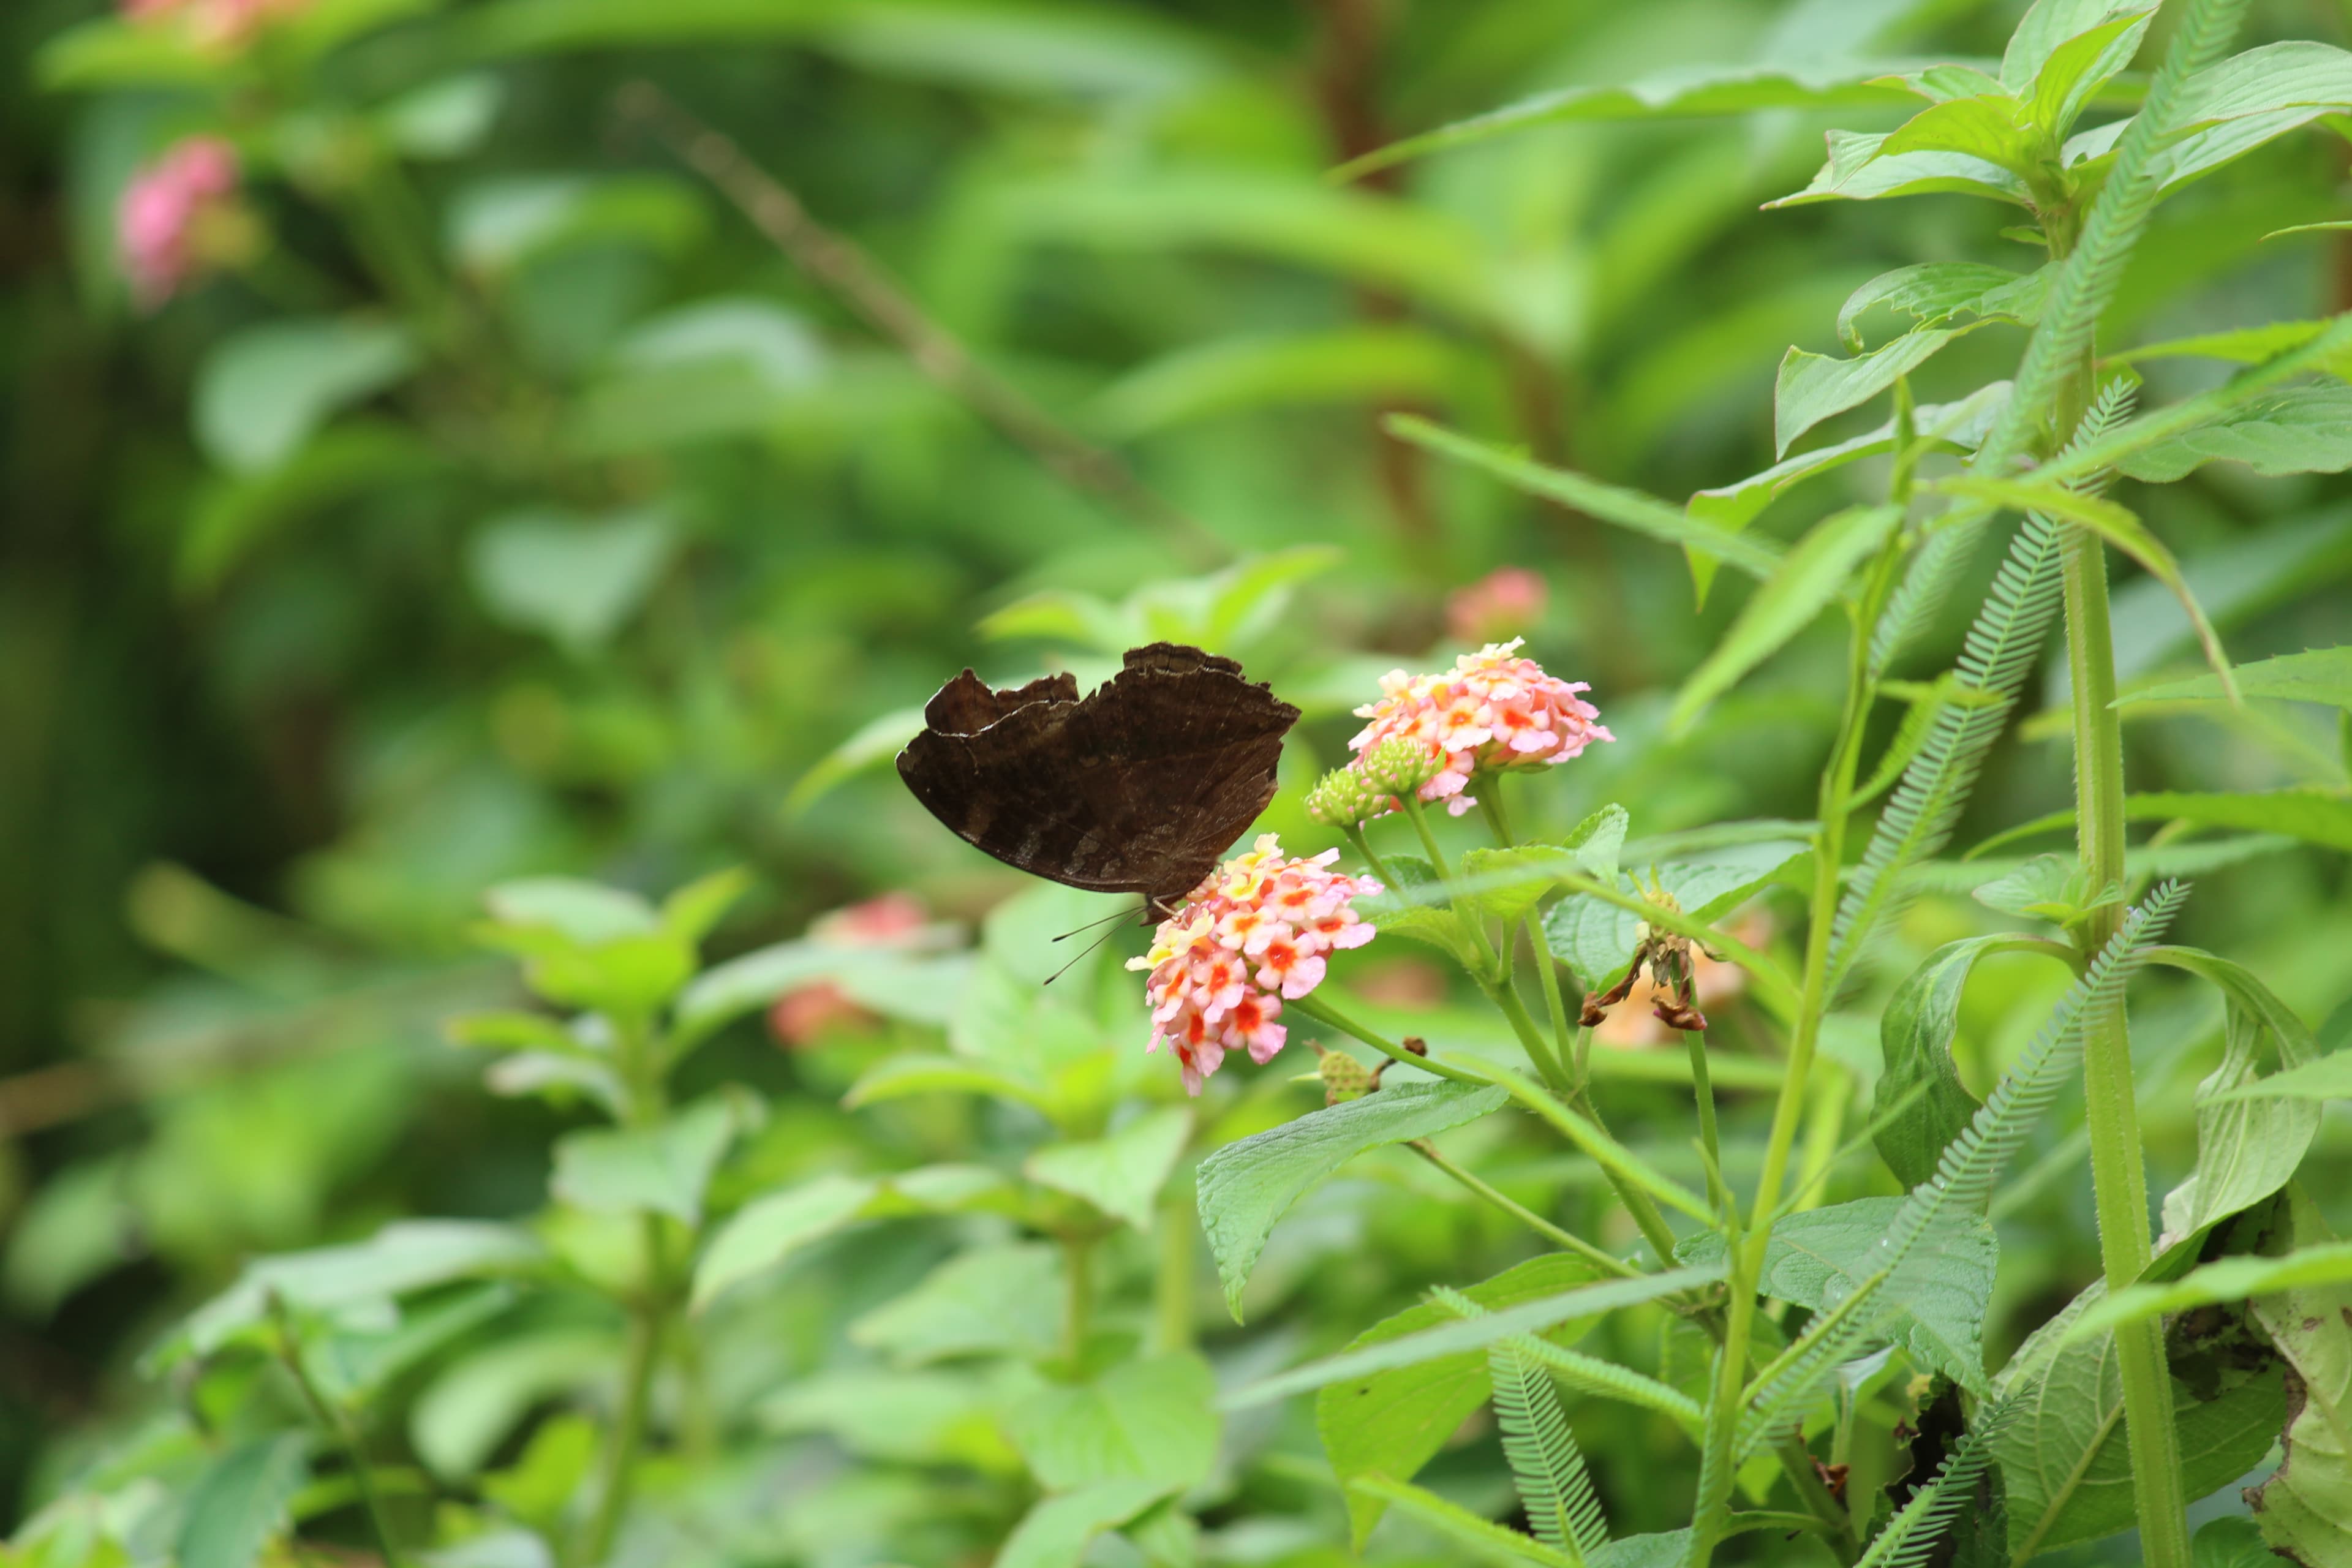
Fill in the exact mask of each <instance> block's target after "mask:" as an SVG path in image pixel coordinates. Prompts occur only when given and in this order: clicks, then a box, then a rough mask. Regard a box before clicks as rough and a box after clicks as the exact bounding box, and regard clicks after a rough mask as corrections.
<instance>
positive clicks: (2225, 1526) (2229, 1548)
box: [2189, 1516, 2279, 1568]
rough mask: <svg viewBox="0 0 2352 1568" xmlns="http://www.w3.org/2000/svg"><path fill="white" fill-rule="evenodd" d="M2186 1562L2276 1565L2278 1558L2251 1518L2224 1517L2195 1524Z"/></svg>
mask: <svg viewBox="0 0 2352 1568" xmlns="http://www.w3.org/2000/svg"><path fill="white" fill-rule="evenodd" d="M2278 1563H2279V1560H2278V1558H2277V1557H2275V1556H2273V1554H2272V1552H2271V1549H2270V1543H2269V1542H2265V1541H2264V1540H2263V1532H2262V1530H2261V1528H2260V1527H2259V1526H2258V1525H2256V1524H2255V1523H2254V1521H2252V1520H2251V1519H2241V1518H2237V1517H2235V1516H2225V1517H2223V1518H2221V1519H2215V1520H2208V1521H2206V1522H2205V1523H2204V1524H2202V1525H2200V1526H2199V1527H2198V1531H2197V1535H2196V1538H2195V1539H2194V1540H2192V1541H2191V1542H2189V1568H2278Z"/></svg>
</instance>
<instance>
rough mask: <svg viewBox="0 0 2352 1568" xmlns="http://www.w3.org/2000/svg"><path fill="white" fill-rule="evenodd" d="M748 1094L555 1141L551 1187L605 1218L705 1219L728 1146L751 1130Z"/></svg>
mask: <svg viewBox="0 0 2352 1568" xmlns="http://www.w3.org/2000/svg"><path fill="white" fill-rule="evenodd" d="M757 1104H758V1102H757V1101H756V1100H753V1099H752V1098H751V1096H750V1095H749V1094H745V1093H737V1094H714V1095H712V1096H710V1097H709V1099H707V1100H700V1101H698V1102H697V1103H696V1104H694V1105H690V1106H688V1107H687V1108H686V1109H685V1110H679V1111H677V1112H675V1113H673V1114H672V1115H671V1116H669V1117H668V1118H667V1120H665V1121H662V1122H660V1123H658V1124H657V1125H655V1126H650V1127H616V1128H610V1129H606V1128H596V1129H591V1130H588V1131H579V1132H570V1133H566V1134H565V1135H564V1136H563V1137H562V1138H559V1139H557V1140H556V1142H555V1172H554V1174H553V1175H552V1176H551V1178H550V1180H549V1186H550V1187H551V1189H552V1191H553V1192H554V1194H555V1195H556V1196H557V1197H559V1198H561V1199H562V1200H563V1201H564V1202H565V1203H568V1204H572V1205H577V1206H578V1207H581V1208H584V1209H593V1210H595V1211H597V1212H599V1213H604V1214H635V1213H653V1214H666V1215H670V1216H671V1217H672V1218H674V1219H677V1220H679V1221H681V1222H683V1223H685V1224H687V1225H695V1224H698V1223H699V1222H700V1220H701V1218H702V1194H703V1191H704V1189H705V1188H707V1187H709V1184H710V1173H712V1172H713V1171H715V1170H717V1169H718V1168H719V1159H720V1158H721V1157H722V1156H723V1155H724V1154H725V1153H726V1152H727V1146H728V1145H729V1144H730V1143H732V1142H734V1141H735V1135H736V1133H737V1132H739V1131H742V1130H743V1129H744V1128H745V1127H747V1126H748V1125H750V1124H751V1121H752V1119H753V1117H754V1116H755V1115H756V1114H757V1110H756V1108H757Z"/></svg>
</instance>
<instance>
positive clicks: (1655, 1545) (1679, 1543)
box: [1586, 1530, 1691, 1568]
mask: <svg viewBox="0 0 2352 1568" xmlns="http://www.w3.org/2000/svg"><path fill="white" fill-rule="evenodd" d="M1690 1549H1691V1532H1690V1531H1687V1530H1668V1531H1660V1532H1659V1533H1657V1534H1655V1535H1629V1536H1627V1537H1625V1539H1624V1540H1622V1541H1612V1542H1610V1543H1609V1544H1608V1545H1606V1546H1604V1547H1602V1548H1601V1550H1600V1551H1598V1552H1594V1553H1593V1554H1592V1555H1591V1557H1590V1558H1588V1559H1587V1560H1586V1568H1680V1564H1682V1563H1686V1562H1688V1561H1689V1560H1690Z"/></svg>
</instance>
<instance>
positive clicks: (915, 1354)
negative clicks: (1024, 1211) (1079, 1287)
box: [849, 1242, 1062, 1366]
mask: <svg viewBox="0 0 2352 1568" xmlns="http://www.w3.org/2000/svg"><path fill="white" fill-rule="evenodd" d="M1061 1299H1062V1255H1061V1252H1060V1251H1059V1249H1057V1248H1055V1247H1052V1246H1050V1245H1048V1244H1046V1243H1044V1242H1013V1243H1009V1244H1006V1245H1003V1246H998V1247H978V1248H975V1249H973V1250H971V1251H970V1252H960V1253H958V1254H956V1255H955V1256H954V1257H953V1258H949V1259H948V1260H947V1261H946V1262H945V1263H942V1264H940V1266H939V1267H938V1268H934V1269H933V1270H931V1272H930V1273H929V1274H928V1275H926V1276H925V1277H924V1279H923V1280H922V1282H921V1283H920V1284H919V1285H917V1286H916V1287H915V1288H914V1289H912V1290H909V1291H908V1292H907V1293H906V1294H905V1295H903V1296H900V1297H898V1299H897V1300H893V1301H890V1302H887V1303H886V1304H884V1305H882V1306H880V1307H877V1308H876V1309H874V1310H872V1311H870V1312H868V1313H866V1315H865V1316H864V1317H862V1318H859V1319H858V1320H857V1321H856V1322H854V1323H852V1324H850V1326H849V1338H850V1342H852V1343H853V1344H858V1345H863V1346H865V1347H866V1348H867V1349H868V1350H877V1351H880V1352H883V1353H884V1354H886V1355H887V1356H888V1357H889V1358H890V1359H891V1360H892V1361H894V1362H896V1363H898V1364H899V1365H901V1366H921V1365H923V1364H925V1363H929V1362H935V1361H945V1360H948V1359H950V1358H951V1357H955V1356H967V1355H1019V1356H1038V1355H1044V1354H1045V1353H1046V1352H1050V1351H1052V1350H1053V1349H1054V1348H1055V1345H1056V1344H1058V1343H1059V1342H1060V1336H1061V1328H1062V1325H1061V1320H1060V1314H1059V1313H1057V1312H1053V1311H1040V1310H1038V1303H1039V1302H1041V1301H1059V1300H1061Z"/></svg>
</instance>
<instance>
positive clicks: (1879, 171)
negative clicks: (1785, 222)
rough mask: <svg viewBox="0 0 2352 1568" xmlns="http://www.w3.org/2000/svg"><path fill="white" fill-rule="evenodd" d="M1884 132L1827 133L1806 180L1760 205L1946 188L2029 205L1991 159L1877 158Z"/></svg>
mask: <svg viewBox="0 0 2352 1568" xmlns="http://www.w3.org/2000/svg"><path fill="white" fill-rule="evenodd" d="M1885 142H1886V137H1885V135H1864V134H1862V133H1860V132H1853V131H1832V132H1830V133H1829V144H1830V156H1829V162H1828V163H1824V164H1822V167H1821V172H1820V173H1818V174H1815V175H1814V176H1813V179H1812V183H1811V184H1809V185H1807V186H1806V187H1805V188H1804V189H1803V190H1801V191H1799V192H1797V193H1795V194H1794V195H1786V196H1782V197H1781V198H1780V200H1778V201H1770V202H1766V203H1765V204H1764V205H1765V208H1766V210H1768V211H1769V210H1771V209H1774V208H1777V207H1793V206H1802V205H1807V204H1809V203H1811V202H1831V201H1853V202H1872V201H1881V200H1884V199H1885V198H1887V197H1890V196H1916V195H1930V194H1933V193H1937V192H1948V193H1952V194H1956V195H1971V196H1986V197H1990V199H1992V200H1994V201H2001V202H2013V203H2015V204H2016V205H2019V206H2021V207H2022V206H2031V205H2032V197H2031V195H2029V194H2028V192H2027V191H2026V188H2025V182H2024V181H2022V180H2021V179H2019V178H2018V177H2017V176H2016V175H2015V174H2011V173H2010V172H2009V171H2008V170H2006V169H2004V168H2001V167H2000V165H1999V164H1997V163H1986V162H1985V161H1984V160H1983V159H1981V158H1971V157H1969V156H1967V155H1966V154H1964V153H1903V154H1901V155H1899V156H1895V157H1885V158H1882V157H1880V156H1879V155H1878V151H1879V149H1880V148H1881V147H1882V146H1884V145H1885Z"/></svg>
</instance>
